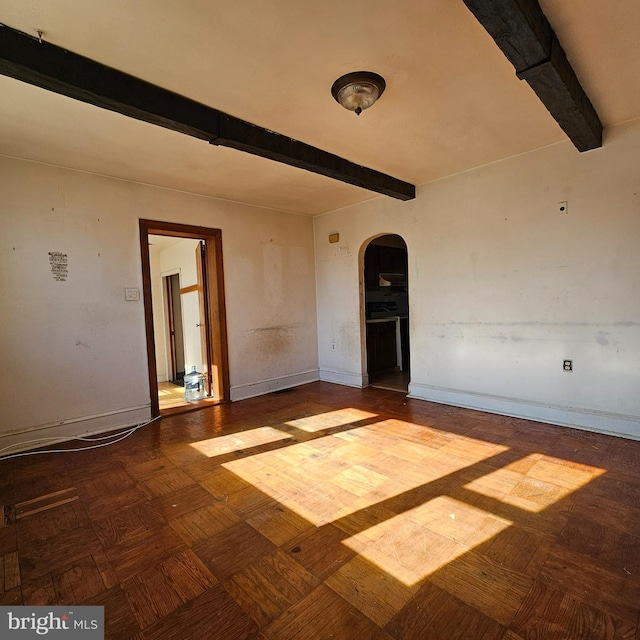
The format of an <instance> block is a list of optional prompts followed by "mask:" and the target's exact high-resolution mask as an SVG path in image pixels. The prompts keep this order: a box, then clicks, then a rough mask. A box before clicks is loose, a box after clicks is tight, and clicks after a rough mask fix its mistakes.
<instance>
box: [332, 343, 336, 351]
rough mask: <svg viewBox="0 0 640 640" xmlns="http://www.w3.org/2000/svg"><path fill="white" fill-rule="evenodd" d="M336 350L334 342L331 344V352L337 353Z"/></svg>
mask: <svg viewBox="0 0 640 640" xmlns="http://www.w3.org/2000/svg"><path fill="white" fill-rule="evenodd" d="M335 350H336V343H335V342H332V343H331V351H335Z"/></svg>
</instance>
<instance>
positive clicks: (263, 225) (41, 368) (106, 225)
mask: <svg viewBox="0 0 640 640" xmlns="http://www.w3.org/2000/svg"><path fill="white" fill-rule="evenodd" d="M0 192H1V193H2V198H1V200H0V255H1V257H0V287H1V296H0V309H1V317H2V330H1V331H0V352H1V353H2V362H3V366H2V368H1V369H0V371H1V373H0V402H1V403H2V407H3V410H2V417H1V419H0V420H1V421H0V432H3V433H7V432H11V431H25V430H29V429H33V428H39V427H47V426H51V425H56V424H58V423H60V422H66V421H69V420H76V419H77V420H78V423H77V424H78V425H79V426H78V427H77V430H76V431H77V432H82V431H83V429H84V428H85V427H83V426H82V420H83V418H84V417H90V416H96V415H101V414H110V415H111V414H117V415H125V414H127V415H129V414H130V415H129V417H131V418H132V420H134V419H139V418H140V417H145V416H147V415H148V414H149V410H148V404H149V389H148V372H147V364H146V341H145V331H144V311H143V303H142V301H139V302H126V301H125V291H124V290H125V288H127V287H134V288H139V289H140V290H141V289H142V276H141V266H140V264H141V262H140V248H139V232H138V220H139V218H148V219H152V220H161V221H170V222H181V223H185V224H193V225H201V226H205V227H212V228H219V229H221V230H222V241H223V254H224V271H225V287H226V306H227V322H228V333H229V358H230V376H231V385H232V388H234V387H238V388H240V389H242V388H243V385H248V384H251V383H254V382H257V381H264V380H268V381H269V380H271V379H272V378H274V377H277V376H295V375H298V374H300V373H303V372H307V375H311V376H317V342H316V309H315V281H314V271H313V228H312V221H311V219H310V218H307V217H304V216H297V215H292V214H287V213H283V212H278V211H273V210H269V209H264V208H258V207H250V206H245V205H241V204H236V203H231V202H226V201H218V200H214V199H211V198H204V197H198V196H192V195H188V194H184V193H180V192H175V191H170V190H166V189H159V188H154V187H147V186H143V185H139V184H134V183H127V182H123V181H118V180H112V179H109V178H104V177H100V176H95V175H90V174H85V173H81V172H75V171H69V170H65V169H59V168H54V167H50V166H46V165H41V164H37V163H30V162H24V161H18V160H13V159H9V158H0ZM265 247H278V250H277V252H273V253H269V251H266V250H265ZM50 252H60V253H63V254H66V256H67V269H68V276H67V277H66V279H65V280H64V281H57V280H55V279H54V276H53V274H52V272H51V265H50V261H49V253H50ZM276 254H277V255H276ZM267 260H268V261H267ZM278 261H279V267H278V264H276V263H278ZM272 263H273V264H274V265H275V266H274V268H270V267H271V265H272ZM308 372H311V374H309V373H308ZM134 414H135V415H134ZM117 415H116V417H114V418H113V419H112V420H111V421H110V424H111V426H114V425H116V426H117V424H118V419H119V418H118V417H117ZM122 421H123V419H122V420H121V421H120V424H122Z"/></svg>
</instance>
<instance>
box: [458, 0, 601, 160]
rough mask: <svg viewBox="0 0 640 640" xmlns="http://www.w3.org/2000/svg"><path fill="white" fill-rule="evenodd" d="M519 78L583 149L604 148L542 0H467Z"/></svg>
mask: <svg viewBox="0 0 640 640" xmlns="http://www.w3.org/2000/svg"><path fill="white" fill-rule="evenodd" d="M464 3H465V4H466V5H467V7H468V8H469V10H470V11H471V12H472V13H473V15H474V16H475V17H476V18H477V20H478V21H479V22H480V24H482V26H483V27H484V28H485V29H486V30H487V32H488V33H489V35H490V36H491V37H492V38H493V39H494V40H495V42H496V44H497V45H498V47H500V49H501V50H502V52H503V53H504V55H505V56H506V57H507V59H508V60H509V61H510V62H511V64H513V66H514V67H515V70H516V74H517V76H518V78H520V79H521V80H526V81H527V82H528V83H529V86H530V87H531V88H532V89H533V90H534V91H535V93H536V95H537V96H538V97H539V98H540V100H541V101H542V103H543V104H544V105H545V107H546V108H547V109H548V110H549V112H550V113H551V115H552V116H553V117H554V118H555V120H556V122H557V123H558V124H559V125H560V127H562V129H563V131H564V132H565V133H566V134H567V136H568V137H569V139H570V140H571V141H572V142H573V144H574V145H575V146H576V148H577V149H578V150H579V151H588V150H590V149H595V148H597V147H601V146H602V123H601V122H600V118H599V117H598V114H597V113H596V110H595V109H594V107H593V105H592V104H591V101H590V100H589V98H588V96H587V94H586V93H585V92H584V89H583V88H582V86H581V85H580V82H579V80H578V78H577V76H576V74H575V72H574V70H573V67H572V66H571V64H570V63H569V60H568V59H567V56H566V55H565V52H564V50H563V49H562V46H561V45H560V42H559V41H558V38H557V37H556V34H555V33H554V31H553V29H552V28H551V25H550V24H549V21H548V20H547V18H546V16H545V15H544V13H543V12H542V9H541V8H540V5H539V4H538V1H537V0H464Z"/></svg>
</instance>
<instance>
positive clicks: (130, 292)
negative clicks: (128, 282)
mask: <svg viewBox="0 0 640 640" xmlns="http://www.w3.org/2000/svg"><path fill="white" fill-rule="evenodd" d="M124 299H125V300H126V301H127V302H137V301H138V300H140V289H125V290H124Z"/></svg>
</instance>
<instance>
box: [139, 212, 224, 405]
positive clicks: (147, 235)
mask: <svg viewBox="0 0 640 640" xmlns="http://www.w3.org/2000/svg"><path fill="white" fill-rule="evenodd" d="M140 243H141V244H140V246H141V255H142V267H143V287H144V303H145V323H146V331H147V358H148V364H149V387H150V392H151V409H152V414H153V415H154V416H157V415H161V414H165V413H174V412H176V411H184V410H190V409H193V408H198V407H200V406H207V405H210V404H211V403H212V402H213V403H216V402H220V401H223V400H227V399H228V398H229V382H228V380H229V374H228V360H227V342H226V319H225V307H224V279H223V272H222V241H221V234H220V231H219V230H218V229H208V228H203V227H194V226H191V225H179V224H172V223H163V222H154V221H150V220H141V221H140ZM194 369H195V371H197V372H198V373H202V374H203V376H204V386H205V397H204V398H203V399H202V400H200V401H199V402H187V401H186V399H185V393H184V391H185V390H184V386H183V381H184V376H185V375H188V374H189V373H191V371H192V370H194Z"/></svg>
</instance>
